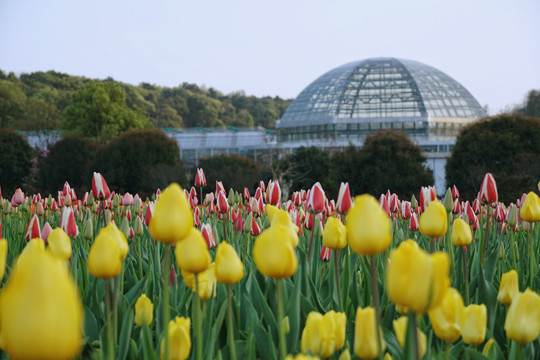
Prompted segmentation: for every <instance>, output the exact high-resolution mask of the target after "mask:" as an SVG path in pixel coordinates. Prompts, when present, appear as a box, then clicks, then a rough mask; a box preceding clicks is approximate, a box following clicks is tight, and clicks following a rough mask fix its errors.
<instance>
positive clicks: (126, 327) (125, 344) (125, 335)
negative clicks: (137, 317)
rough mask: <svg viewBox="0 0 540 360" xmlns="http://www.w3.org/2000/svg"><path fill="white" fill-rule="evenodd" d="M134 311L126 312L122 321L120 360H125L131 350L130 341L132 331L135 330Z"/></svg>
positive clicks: (119, 341)
mask: <svg viewBox="0 0 540 360" xmlns="http://www.w3.org/2000/svg"><path fill="white" fill-rule="evenodd" d="M133 316H134V315H133V311H131V310H128V311H126V312H125V314H124V317H123V319H122V330H120V338H119V339H118V360H124V359H125V358H126V356H127V353H128V350H129V340H130V339H131V330H132V329H133Z"/></svg>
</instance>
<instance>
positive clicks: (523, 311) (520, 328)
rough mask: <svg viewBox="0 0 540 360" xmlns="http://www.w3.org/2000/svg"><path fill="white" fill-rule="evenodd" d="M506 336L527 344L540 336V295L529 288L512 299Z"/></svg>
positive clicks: (505, 324)
mask: <svg viewBox="0 0 540 360" xmlns="http://www.w3.org/2000/svg"><path fill="white" fill-rule="evenodd" d="M504 330H505V331H506V336H507V337H509V338H510V339H512V340H514V341H515V342H517V343H518V344H527V343H530V342H532V341H534V340H535V339H536V338H538V335H540V295H538V294H537V293H536V292H534V291H532V290H531V289H529V288H527V290H525V291H524V292H523V293H518V294H517V295H516V296H515V297H514V299H512V305H510V307H509V309H508V314H507V315H506V320H505V322H504Z"/></svg>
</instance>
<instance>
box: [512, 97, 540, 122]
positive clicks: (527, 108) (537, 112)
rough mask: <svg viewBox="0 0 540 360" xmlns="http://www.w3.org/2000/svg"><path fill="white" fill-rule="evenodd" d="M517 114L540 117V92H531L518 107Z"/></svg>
mask: <svg viewBox="0 0 540 360" xmlns="http://www.w3.org/2000/svg"><path fill="white" fill-rule="evenodd" d="M515 112H517V113H518V114H522V115H527V116H534V117H540V90H531V91H529V92H528V93H527V95H526V96H525V100H524V101H523V105H521V106H518V107H517V108H516V111H515Z"/></svg>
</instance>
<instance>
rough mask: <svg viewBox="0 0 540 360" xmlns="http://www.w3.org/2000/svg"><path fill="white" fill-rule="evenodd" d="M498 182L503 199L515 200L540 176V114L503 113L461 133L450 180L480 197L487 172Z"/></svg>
mask: <svg viewBox="0 0 540 360" xmlns="http://www.w3.org/2000/svg"><path fill="white" fill-rule="evenodd" d="M487 172H490V173H492V174H493V176H494V178H495V181H496V182H497V190H498V193H499V200H500V201H502V202H505V203H509V202H512V201H515V200H516V199H517V198H519V197H521V195H522V194H523V193H526V192H529V191H531V190H533V189H535V188H536V184H537V182H538V180H539V179H540V118H533V117H527V116H523V115H519V114H503V115H498V116H494V117H490V118H487V119H483V120H480V121H477V122H475V123H473V124H471V125H469V126H467V127H466V128H464V129H463V130H462V131H461V133H460V134H459V136H458V138H457V140H456V145H455V146H454V149H453V150H452V156H451V157H450V159H448V162H447V164H446V182H447V184H448V185H449V186H451V185H453V184H454V185H456V186H457V188H458V189H459V191H460V193H461V194H462V196H463V197H464V198H466V199H469V200H472V199H474V198H476V196H477V194H478V191H479V190H480V185H481V183H482V179H483V178H484V175H485V174H486V173H487Z"/></svg>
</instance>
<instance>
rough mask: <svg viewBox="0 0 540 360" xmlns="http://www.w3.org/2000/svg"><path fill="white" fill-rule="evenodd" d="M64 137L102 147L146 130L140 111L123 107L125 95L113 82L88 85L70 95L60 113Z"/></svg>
mask: <svg viewBox="0 0 540 360" xmlns="http://www.w3.org/2000/svg"><path fill="white" fill-rule="evenodd" d="M62 125H63V130H64V132H65V134H67V135H70V134H78V135H82V136H84V137H87V138H92V139H96V140H97V141H98V142H100V143H103V142H105V141H106V140H108V139H111V138H114V137H116V136H118V135H120V134H121V133H123V132H125V131H127V130H131V129H142V128H147V127H149V126H150V124H149V122H148V120H147V119H146V117H145V115H144V114H143V112H142V111H140V110H137V109H135V110H132V109H130V108H129V107H128V106H127V105H126V93H125V91H124V89H123V88H122V87H121V86H120V85H119V84H118V83H116V82H100V81H91V82H89V83H87V84H86V85H85V86H84V87H82V88H80V89H79V90H77V91H76V92H75V94H74V95H73V99H72V101H71V104H70V105H69V106H68V107H67V108H66V109H65V111H64V119H63V124H62Z"/></svg>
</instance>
